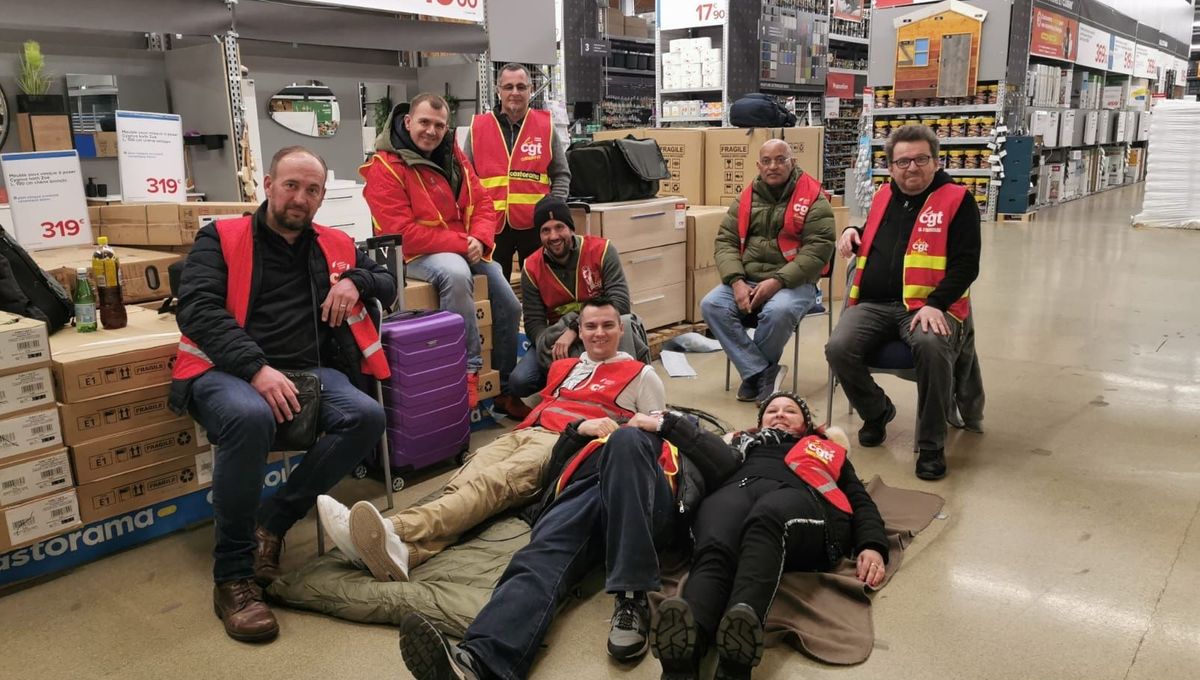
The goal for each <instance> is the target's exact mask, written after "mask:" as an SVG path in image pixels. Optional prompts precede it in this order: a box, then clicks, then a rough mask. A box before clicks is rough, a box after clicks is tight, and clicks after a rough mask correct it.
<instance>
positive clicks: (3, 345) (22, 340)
mask: <svg viewBox="0 0 1200 680" xmlns="http://www.w3.org/2000/svg"><path fill="white" fill-rule="evenodd" d="M72 330H73V329H72ZM49 359H50V340H49V338H48V337H47V335H46V322H44V321H38V320H37V319H30V318H28V317H24V316H17V315H16V314H9V313H8V312H0V374H4V373H19V372H21V371H27V370H29V369H31V368H36V367H38V366H44V365H45V364H46V362H47V361H48V360H49Z"/></svg>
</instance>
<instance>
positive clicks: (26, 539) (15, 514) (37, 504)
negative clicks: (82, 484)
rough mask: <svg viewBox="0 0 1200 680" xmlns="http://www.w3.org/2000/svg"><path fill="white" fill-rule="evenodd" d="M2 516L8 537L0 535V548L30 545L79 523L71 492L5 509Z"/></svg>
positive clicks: (75, 500) (77, 511) (76, 502)
mask: <svg viewBox="0 0 1200 680" xmlns="http://www.w3.org/2000/svg"><path fill="white" fill-rule="evenodd" d="M3 514H4V528H5V530H6V531H7V533H8V536H7V539H6V537H4V536H0V548H11V547H14V546H18V545H22V544H25V543H31V542H33V541H36V540H38V539H40V538H42V537H44V536H50V535H51V534H55V533H58V532H60V531H64V530H66V529H69V528H70V527H72V526H74V525H78V524H79V522H80V518H79V502H78V500H77V499H76V497H75V491H74V490H73V489H72V490H68V491H64V492H62V493H60V494H56V495H54V496H48V497H46V498H41V499H38V500H35V501H30V502H28V503H25V504H24V505H18V506H15V507H12V508H8V509H7V510H5V511H4V513H3Z"/></svg>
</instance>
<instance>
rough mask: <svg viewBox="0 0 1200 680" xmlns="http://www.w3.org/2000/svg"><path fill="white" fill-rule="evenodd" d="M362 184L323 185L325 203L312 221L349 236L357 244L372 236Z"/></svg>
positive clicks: (369, 210)
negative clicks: (339, 230)
mask: <svg viewBox="0 0 1200 680" xmlns="http://www.w3.org/2000/svg"><path fill="white" fill-rule="evenodd" d="M364 186H365V185H363V184H356V183H354V182H351V181H349V180H334V181H333V182H330V183H328V184H326V185H325V201H324V202H323V203H321V209H320V210H318V211H317V214H316V217H314V218H313V221H314V222H316V223H317V224H320V225H324V226H326V227H333V228H334V229H341V230H342V231H344V232H346V233H347V234H350V236H351V237H352V238H353V239H354V240H355V241H357V242H361V241H365V240H367V239H368V238H370V237H371V236H373V235H374V234H373V231H372V226H371V209H370V208H369V207H367V201H366V199H364V198H363V187H364Z"/></svg>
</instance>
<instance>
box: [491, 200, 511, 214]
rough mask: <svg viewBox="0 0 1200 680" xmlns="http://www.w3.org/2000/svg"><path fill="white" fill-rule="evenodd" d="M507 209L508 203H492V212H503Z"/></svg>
mask: <svg viewBox="0 0 1200 680" xmlns="http://www.w3.org/2000/svg"><path fill="white" fill-rule="evenodd" d="M507 209H508V201H492V210H495V211H496V212H504V211H505V210H507Z"/></svg>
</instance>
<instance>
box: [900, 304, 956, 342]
mask: <svg viewBox="0 0 1200 680" xmlns="http://www.w3.org/2000/svg"><path fill="white" fill-rule="evenodd" d="M918 323H919V324H921V330H922V331H923V332H925V333H928V332H930V331H931V330H932V331H933V334H934V335H950V326H949V325H948V324H947V323H946V315H945V314H943V313H942V310H940V309H938V308H937V307H931V306H929V305H925V306H924V307H922V308H920V309H918V310H917V313H916V314H913V317H912V320H911V321H909V322H908V332H909V333H911V332H913V330H914V329H915V328H916V327H917V324H918Z"/></svg>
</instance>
